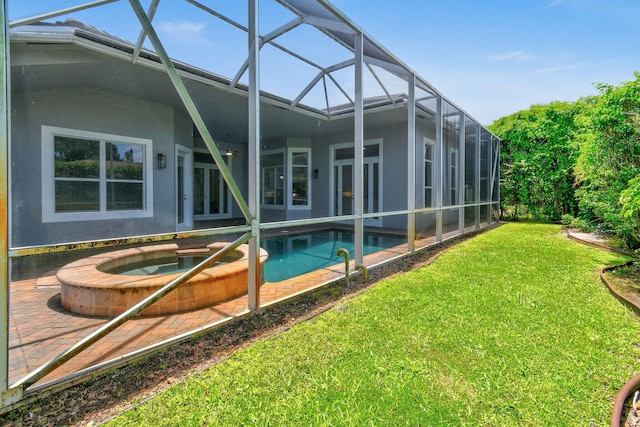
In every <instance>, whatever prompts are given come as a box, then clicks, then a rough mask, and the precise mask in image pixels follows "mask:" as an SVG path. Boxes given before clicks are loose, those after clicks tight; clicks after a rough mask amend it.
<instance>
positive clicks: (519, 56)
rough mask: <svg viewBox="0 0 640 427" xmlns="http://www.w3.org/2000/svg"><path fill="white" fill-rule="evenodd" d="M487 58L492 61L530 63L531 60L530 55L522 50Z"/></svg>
mask: <svg viewBox="0 0 640 427" xmlns="http://www.w3.org/2000/svg"><path fill="white" fill-rule="evenodd" d="M489 58H490V59H491V60H492V61H516V62H521V61H530V60H531V59H533V57H532V56H531V55H529V54H528V53H526V52H525V51H523V50H515V51H509V52H507V53H501V54H497V55H492V56H490V57H489Z"/></svg>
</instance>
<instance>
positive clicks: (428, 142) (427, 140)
mask: <svg viewBox="0 0 640 427" xmlns="http://www.w3.org/2000/svg"><path fill="white" fill-rule="evenodd" d="M423 141H424V144H423V150H424V151H423V156H422V161H423V166H422V185H423V189H422V197H423V198H424V200H423V207H424V208H432V207H434V206H435V193H434V191H433V190H434V188H433V179H434V166H435V159H434V158H433V157H434V155H435V149H436V142H435V141H434V140H433V139H430V138H426V137H425V138H424V140H423ZM427 145H428V146H429V147H431V159H430V160H429V163H431V186H430V187H428V186H427V185H425V182H426V181H427V167H426V164H427V156H426V153H427V150H426V146H427ZM427 188H429V189H430V190H431V200H430V201H429V203H428V204H427V200H426V197H425V195H424V194H425V191H426V189H427Z"/></svg>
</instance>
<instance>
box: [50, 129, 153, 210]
mask: <svg viewBox="0 0 640 427" xmlns="http://www.w3.org/2000/svg"><path fill="white" fill-rule="evenodd" d="M151 145H152V143H151V140H148V139H141V138H131V137H124V136H117V135H106V134H99V133H95V132H87V131H78V130H72V129H63V128H55V127H50V126H43V127H42V189H43V193H42V194H43V204H42V217H43V221H44V222H58V221H79V220H97V219H118V218H136V217H149V216H152V215H153V208H152V206H153V201H152V197H153V196H152V194H153V193H152V188H151V186H152V184H151V181H152V179H151V167H150V165H151Z"/></svg>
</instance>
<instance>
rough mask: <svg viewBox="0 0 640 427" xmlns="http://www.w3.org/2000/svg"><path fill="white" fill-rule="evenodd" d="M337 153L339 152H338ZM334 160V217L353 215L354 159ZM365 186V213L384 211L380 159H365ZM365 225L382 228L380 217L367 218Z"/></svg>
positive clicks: (363, 181) (363, 180) (363, 171)
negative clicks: (381, 194) (381, 193)
mask: <svg viewBox="0 0 640 427" xmlns="http://www.w3.org/2000/svg"><path fill="white" fill-rule="evenodd" d="M336 151H337V150H336ZM335 157H336V154H334V160H333V176H332V180H333V185H332V187H333V194H332V201H333V206H332V211H333V212H332V215H335V216H341V215H352V214H353V213H354V212H355V211H354V205H355V199H354V193H353V189H354V186H355V176H354V164H355V162H354V159H353V158H343V159H335ZM362 173H363V176H362V185H363V200H362V202H363V209H364V213H365V214H368V213H375V212H380V210H381V209H382V206H381V204H382V197H381V196H380V192H381V185H380V159H379V157H378V156H376V157H365V159H364V164H363V170H362ZM365 224H367V225H374V226H380V225H382V222H381V219H380V217H372V218H366V219H365Z"/></svg>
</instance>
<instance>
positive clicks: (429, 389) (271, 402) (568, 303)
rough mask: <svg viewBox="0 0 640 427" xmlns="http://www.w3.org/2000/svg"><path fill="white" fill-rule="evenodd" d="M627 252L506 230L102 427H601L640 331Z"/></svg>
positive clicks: (512, 227) (513, 227) (552, 232)
mask: <svg viewBox="0 0 640 427" xmlns="http://www.w3.org/2000/svg"><path fill="white" fill-rule="evenodd" d="M622 261H625V259H624V257H621V256H619V255H614V254H611V253H607V252H604V251H601V250H598V249H594V248H590V247H585V246H581V245H579V244H577V243H574V242H572V241H569V240H568V239H566V238H565V237H564V236H561V235H560V228H559V227H557V226H553V225H540V224H530V223H527V224H518V223H511V224H508V225H505V226H502V227H500V228H498V229H495V230H493V231H490V232H488V233H485V234H482V235H480V236H478V237H477V238H474V239H472V240H469V241H467V242H464V243H463V244H461V245H459V246H457V247H455V248H453V249H452V250H450V251H449V252H447V253H446V254H444V255H443V256H441V257H440V258H438V259H437V260H436V262H434V263H433V264H432V265H430V266H427V267H425V268H422V269H420V270H417V271H414V272H410V273H407V274H404V275H401V276H396V277H394V278H392V279H388V280H385V281H383V282H381V283H379V284H377V285H376V286H375V287H373V288H371V289H370V290H368V291H367V292H365V293H364V294H362V295H361V296H359V297H357V298H354V299H349V300H346V301H343V302H341V303H339V304H338V305H337V306H336V307H335V308H334V309H333V310H331V311H329V312H327V313H325V314H323V315H321V316H319V317H317V318H315V319H314V320H313V321H310V322H306V323H303V324H299V325H297V326H296V327H294V328H292V329H291V330H289V331H288V332H286V333H282V334H280V335H278V336H276V337H273V338H271V339H267V340H264V341H261V342H258V343H256V344H255V345H253V346H251V347H249V348H247V349H245V350H242V351H239V352H238V353H236V354H235V355H234V356H233V357H232V358H230V359H229V360H227V361H225V362H223V363H220V364H218V365H216V366H214V367H213V368H211V369H210V370H208V371H206V372H203V373H201V374H198V375H196V376H193V377H191V378H190V379H188V380H187V381H186V382H184V383H182V384H179V385H176V386H174V387H172V388H171V389H169V390H168V391H166V392H164V393H162V394H161V395H159V396H157V397H155V398H154V399H152V400H151V401H149V402H146V403H143V404H141V405H140V406H138V407H137V408H136V409H134V410H131V411H128V412H126V413H125V414H123V415H121V416H120V417H118V418H116V419H114V420H112V421H111V422H110V423H109V425H113V426H119V425H135V426H139V425H153V426H159V425H167V426H169V425H170V426H205V425H206V426H213V425H229V426H231V425H233V426H237V425H246V424H256V425H261V426H269V425H273V426H282V425H291V426H297V425H314V426H323V425H324V426H334V425H359V426H360V425H363V426H364V425H375V426H378V425H385V426H386V425H473V426H476V425H527V426H536V425H580V426H584V425H590V423H591V425H608V424H609V416H610V411H611V406H612V401H613V399H614V397H615V394H616V393H617V391H618V390H619V388H620V387H621V386H622V385H623V384H624V382H625V381H626V380H628V379H629V378H630V377H631V376H633V375H635V374H636V373H637V370H638V359H639V357H640V350H639V349H638V344H639V342H638V340H639V338H638V337H640V323H639V322H638V320H637V318H635V317H634V316H633V315H632V314H631V313H630V312H629V311H627V310H626V309H624V308H623V307H622V306H621V305H620V304H619V303H618V302H616V300H614V299H613V298H612V297H611V296H610V295H609V294H608V293H607V292H606V290H605V288H604V286H603V285H602V284H601V283H600V281H599V278H598V276H597V270H598V269H599V268H601V267H603V266H604V265H609V264H613V263H620V262H622Z"/></svg>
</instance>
